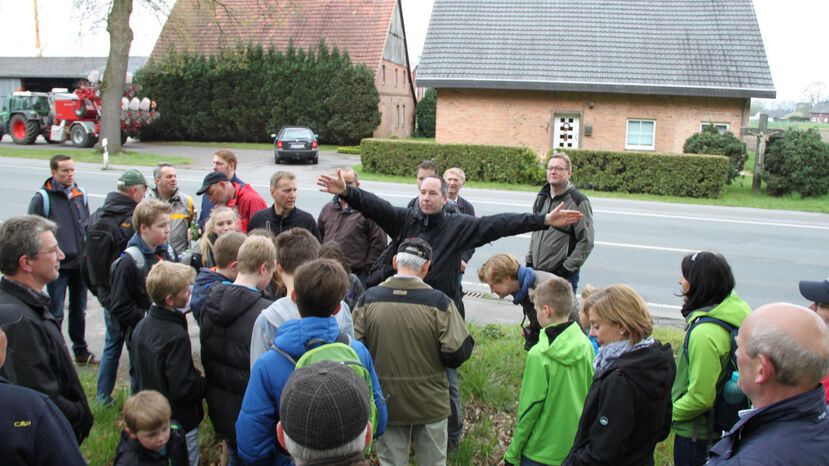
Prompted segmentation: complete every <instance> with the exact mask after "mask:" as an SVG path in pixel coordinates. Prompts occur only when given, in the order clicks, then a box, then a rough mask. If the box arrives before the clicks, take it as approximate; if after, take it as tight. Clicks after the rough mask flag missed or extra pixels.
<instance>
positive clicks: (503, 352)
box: [77, 324, 684, 466]
mask: <svg viewBox="0 0 829 466" xmlns="http://www.w3.org/2000/svg"><path fill="white" fill-rule="evenodd" d="M470 332H471V333H472V335H473V336H474V337H475V341H476V344H475V352H474V354H473V356H472V358H471V359H470V360H469V361H467V362H466V363H465V364H464V365H463V366H461V368H460V369H459V374H460V375H459V377H460V380H461V382H460V388H461V397H462V398H463V404H464V425H465V427H464V430H465V433H464V438H463V441H462V442H461V444H460V447H459V448H458V450H457V451H456V452H455V453H453V454H451V455H450V457H449V462H448V464H450V465H453V466H461V465H469V464H499V463H500V461H501V460H502V459H503V455H504V452H505V451H506V449H507V447H508V446H509V442H510V439H511V437H512V430H513V428H514V426H515V414H516V411H517V409H518V393H519V392H520V389H521V377H522V376H523V373H524V360H525V358H526V352H525V351H524V349H523V339H522V337H521V335H520V332H519V330H518V325H495V324H492V325H486V326H483V327H482V326H477V325H470ZM683 336H684V332H683V331H681V330H677V329H673V328H667V327H657V328H655V329H654V337H655V338H657V339H659V340H660V341H662V342H666V343H671V345H672V346H673V347H674V350H676V349H677V348H678V347H679V346H680V345H681V344H682V338H683ZM77 371H78V375H79V376H80V379H81V383H82V384H83V387H84V392H85V393H86V396H87V399H88V400H89V403H90V406H91V407H92V414H93V415H94V416H95V424H94V425H93V427H92V432H90V434H89V438H87V439H86V440H85V441H84V443H83V445H81V453H83V456H84V458H86V460H87V462H88V463H89V464H94V465H110V464H112V461H113V460H114V458H115V448H116V447H117V446H118V440H119V436H120V432H121V430H122V429H123V420H122V417H121V409H122V407H123V405H124V401H125V400H126V399H127V396H128V393H127V392H128V388H127V387H126V381H122V383H120V384H119V385H118V387H116V390H115V393H114V394H113V395H114V396H113V398H114V399H115V403H113V404H112V405H111V406H104V405H102V404H99V403H95V391H96V384H97V379H98V370H97V368H94V367H93V368H90V367H77ZM205 412H206V410H205ZM200 429H201V432H200V438H201V460H200V464H202V465H215V464H219V458H220V456H221V451H222V450H221V445H220V442H219V439H218V438H217V437H216V434H215V432H214V431H213V425H212V424H211V423H210V419H208V418H207V417H205V420H204V421H203V422H202V423H201V426H200ZM672 459H673V439H671V438H669V439H667V440H666V441H665V442H662V443H660V444H659V445H657V448H656V451H655V452H654V461H655V464H656V466H667V465H670V464H671V462H672Z"/></svg>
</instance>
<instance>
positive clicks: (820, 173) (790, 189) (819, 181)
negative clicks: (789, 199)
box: [763, 128, 829, 197]
mask: <svg viewBox="0 0 829 466" xmlns="http://www.w3.org/2000/svg"><path fill="white" fill-rule="evenodd" d="M763 169H764V170H763V181H764V182H765V183H766V191H767V192H768V193H769V194H771V195H772V196H783V195H785V194H789V193H800V196H801V197H815V196H822V195H824V194H826V193H829V144H826V143H825V142H823V140H822V139H821V137H820V133H819V132H818V130H817V129H815V128H809V129H808V130H806V131H803V130H796V129H789V130H788V131H786V133H785V134H784V135H783V136H782V137H777V138H774V139H772V140H771V141H770V142H769V145H768V147H767V149H766V160H765V164H764V167H763Z"/></svg>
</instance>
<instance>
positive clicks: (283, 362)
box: [236, 259, 388, 466]
mask: <svg viewBox="0 0 829 466" xmlns="http://www.w3.org/2000/svg"><path fill="white" fill-rule="evenodd" d="M294 279H295V280H294V291H293V293H292V294H291V299H293V300H294V301H295V302H296V305H297V308H298V310H299V314H300V316H301V317H302V318H301V319H300V320H290V321H287V322H285V323H284V324H282V325H281V326H280V327H279V330H278V331H277V333H276V338H274V342H273V344H274V346H275V347H276V348H278V349H279V350H281V351H284V352H285V353H287V354H289V355H290V356H291V357H293V358H294V360H297V359H299V358H300V357H301V356H302V355H303V354H304V353H305V352H306V351H307V350H309V349H311V348H314V347H315V346H317V345H318V344H320V343H321V342H325V343H334V342H336V341H338V339H339V340H342V339H343V336H341V335H340V330H339V326H338V325H337V319H336V318H335V317H333V314H334V313H335V312H336V311H337V309H338V307H339V306H340V301H342V299H343V297H345V292H346V289H347V287H348V276H347V275H346V274H345V271H344V270H343V268H342V266H341V265H340V264H338V263H336V262H334V261H333V260H330V259H318V260H314V261H311V262H308V263H306V264H304V265H302V266H300V267H299V268H298V269H297V271H296V274H295V276H294ZM346 338H347V337H346ZM320 340H321V341H320ZM349 345H350V346H351V348H352V349H354V351H355V352H356V353H357V355H358V356H359V358H360V362H361V363H362V364H363V366H365V368H366V369H367V370H368V371H369V373H370V374H371V382H372V390H373V392H374V393H373V397H374V403H375V405H376V407H377V413H378V418H377V424H378V425H377V426H374V430H375V431H376V434H375V437H379V436H380V435H382V434H383V432H384V431H385V429H386V421H387V418H388V412H387V410H386V403H385V401H384V399H383V391H382V389H381V388H380V380H379V379H378V378H377V373H376V372H375V370H374V363H373V361H372V359H371V354H370V353H369V351H368V349H366V347H365V346H364V345H363V344H362V343H360V342H359V341H357V340H350V341H349ZM293 371H294V363H293V362H292V361H290V360H289V359H288V358H287V357H286V356H284V355H283V354H281V353H280V352H278V351H276V350H274V349H272V350H270V351H266V352H265V353H264V354H262V356H260V357H259V359H257V360H256V363H254V365H253V369H252V370H251V374H250V381H249V382H248V387H247V391H246V392H245V398H244V400H243V401H242V410H241V412H240V413H239V418H238V419H237V420H236V438H237V443H238V452H239V456H240V457H241V459H242V461H244V463H245V464H246V465H249V466H257V465H291V464H293V461H292V460H291V458H290V456H289V455H288V453H287V452H286V451H285V450H284V449H283V448H282V447H281V446H280V445H279V443H278V442H277V439H276V423H277V422H278V421H279V397H280V396H281V395H282V389H283V388H284V387H285V383H286V382H287V380H288V377H289V376H290V375H291V373H292V372H293Z"/></svg>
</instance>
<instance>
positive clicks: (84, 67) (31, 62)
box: [0, 57, 147, 78]
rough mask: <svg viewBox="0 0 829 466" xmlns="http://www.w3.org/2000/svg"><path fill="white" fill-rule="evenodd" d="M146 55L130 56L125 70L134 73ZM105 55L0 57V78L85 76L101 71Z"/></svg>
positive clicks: (104, 64) (145, 60) (104, 63)
mask: <svg viewBox="0 0 829 466" xmlns="http://www.w3.org/2000/svg"><path fill="white" fill-rule="evenodd" d="M146 62H147V57H130V61H129V63H128V65H127V71H129V72H130V73H135V72H136V71H138V70H139V69H141V67H142V66H144V63H146ZM106 64H107V57H0V78H86V77H87V76H89V73H90V72H91V71H92V70H98V71H101V72H103V70H104V68H106Z"/></svg>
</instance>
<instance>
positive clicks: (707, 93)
mask: <svg viewBox="0 0 829 466" xmlns="http://www.w3.org/2000/svg"><path fill="white" fill-rule="evenodd" d="M417 86H424V87H433V88H436V89H437V90H438V101H437V127H436V139H437V142H443V143H449V142H452V143H481V144H503V145H521V146H528V147H531V148H533V149H534V150H536V151H537V152H538V153H539V155H543V154H546V153H547V151H548V150H549V149H550V148H551V147H562V148H564V149H567V148H583V149H606V150H637V151H641V150H645V151H656V152H682V145H683V144H684V142H685V140H686V139H687V138H688V137H689V136H690V135H691V134H693V133H694V132H697V131H700V128H701V126H702V125H703V124H707V123H713V124H715V125H716V126H717V127H718V129H720V130H728V131H731V132H733V133H734V134H740V129H741V128H743V127H747V126H748V119H749V103H750V100H751V97H762V98H774V97H775V94H776V93H775V90H774V85H773V83H772V79H771V72H770V70H769V66H768V62H767V60H766V54H765V49H764V47H763V41H762V38H761V36H760V30H759V27H758V25H757V19H756V16H755V14H754V6H753V4H752V1H751V0H731V1H728V2H719V1H717V2H696V1H688V0H649V1H647V2H630V1H628V0H583V1H580V2H567V1H565V0H542V1H539V0H479V1H476V2H458V1H453V0H435V5H434V8H433V10H432V18H431V22H430V24H429V30H428V32H427V35H426V42H425V45H424V49H423V55H422V58H421V60H420V63H419V65H418V74H417Z"/></svg>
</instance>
